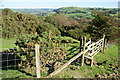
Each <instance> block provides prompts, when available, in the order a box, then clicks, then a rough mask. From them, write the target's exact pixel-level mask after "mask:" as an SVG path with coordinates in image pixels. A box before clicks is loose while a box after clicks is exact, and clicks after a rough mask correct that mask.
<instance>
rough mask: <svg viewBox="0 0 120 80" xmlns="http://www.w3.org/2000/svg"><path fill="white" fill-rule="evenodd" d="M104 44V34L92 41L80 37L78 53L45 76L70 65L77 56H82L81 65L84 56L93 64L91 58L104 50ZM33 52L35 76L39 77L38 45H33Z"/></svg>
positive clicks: (54, 73) (50, 75)
mask: <svg viewBox="0 0 120 80" xmlns="http://www.w3.org/2000/svg"><path fill="white" fill-rule="evenodd" d="M105 45H106V40H105V35H104V36H103V38H102V39H100V40H99V41H97V42H95V43H93V42H92V41H91V39H89V40H88V41H86V37H83V38H81V41H80V51H81V52H80V53H78V54H77V55H76V56H74V57H73V58H71V59H70V60H69V61H68V62H66V63H65V64H64V65H62V66H61V67H60V68H58V69H57V70H55V71H54V72H52V73H51V74H49V75H48V76H47V77H52V76H54V75H56V74H57V73H59V72H60V71H62V70H63V69H64V68H66V67H67V66H68V65H70V64H71V63H72V62H73V61H75V60H76V59H77V58H79V57H80V56H82V61H81V66H83V65H84V61H85V58H88V59H90V60H91V66H92V65H93V58H94V56H95V55H96V54H97V53H98V52H100V51H104V48H105ZM35 53H36V74H37V78H40V77H41V76H40V59H39V56H40V53H39V45H38V44H36V45H35Z"/></svg>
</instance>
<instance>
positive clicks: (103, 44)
mask: <svg viewBox="0 0 120 80" xmlns="http://www.w3.org/2000/svg"><path fill="white" fill-rule="evenodd" d="M104 50H105V35H103V43H102V52H103V53H104Z"/></svg>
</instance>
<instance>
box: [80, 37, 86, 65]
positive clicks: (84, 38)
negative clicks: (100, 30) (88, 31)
mask: <svg viewBox="0 0 120 80" xmlns="http://www.w3.org/2000/svg"><path fill="white" fill-rule="evenodd" d="M83 40H84V41H83V55H82V63H81V66H83V65H84V58H85V53H84V52H85V44H86V37H83Z"/></svg>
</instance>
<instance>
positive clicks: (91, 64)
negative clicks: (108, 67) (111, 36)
mask: <svg viewBox="0 0 120 80" xmlns="http://www.w3.org/2000/svg"><path fill="white" fill-rule="evenodd" d="M90 66H93V58H92V59H91V62H90Z"/></svg>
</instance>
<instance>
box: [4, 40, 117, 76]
mask: <svg viewBox="0 0 120 80" xmlns="http://www.w3.org/2000/svg"><path fill="white" fill-rule="evenodd" d="M14 41H15V39H9V40H8V39H3V43H4V44H3V43H2V44H3V47H4V48H6V47H7V48H12V47H15V45H14ZM9 42H10V43H13V44H11V45H9V46H7V44H5V43H8V44H9ZM70 45H71V47H69V46H70ZM70 45H69V46H68V53H77V52H78V50H79V49H78V50H77V49H76V48H77V47H78V46H79V43H74V44H70ZM71 48H73V49H71ZM70 49H71V50H70ZM72 56H73V54H71V55H69V56H68V57H72ZM117 57H118V46H116V45H112V46H109V47H108V48H107V49H106V50H105V53H101V52H100V53H98V54H97V55H96V56H95V57H94V65H93V66H92V67H90V66H89V65H86V64H85V65H84V66H82V67H81V66H80V65H74V64H71V65H69V66H68V67H67V68H66V69H64V70H62V71H61V72H60V73H58V74H57V75H55V76H53V77H52V78H94V77H95V75H97V74H98V73H99V74H100V75H104V74H111V73H117V70H116V69H115V70H111V68H109V67H110V65H109V64H112V68H114V67H116V66H117V62H118V58H117ZM104 61H106V63H105V64H103V62H104ZM96 63H102V65H100V66H98V65H96ZM74 68H75V69H74ZM30 74H31V73H30ZM42 76H46V74H43V73H42ZM2 77H3V78H34V77H33V76H30V75H27V74H25V73H22V72H20V71H18V70H2Z"/></svg>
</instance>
